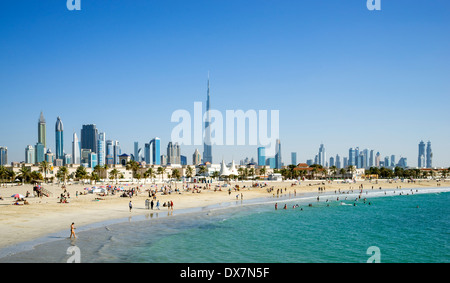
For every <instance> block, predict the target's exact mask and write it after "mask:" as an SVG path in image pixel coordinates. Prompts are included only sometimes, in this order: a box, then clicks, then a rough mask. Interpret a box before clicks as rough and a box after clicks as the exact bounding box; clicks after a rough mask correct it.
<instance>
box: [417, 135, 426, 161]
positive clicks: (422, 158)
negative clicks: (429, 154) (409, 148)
mask: <svg viewBox="0 0 450 283" xmlns="http://www.w3.org/2000/svg"><path fill="white" fill-rule="evenodd" d="M425 166H426V164H425V143H424V142H423V141H420V143H419V157H418V160H417V167H419V168H425Z"/></svg>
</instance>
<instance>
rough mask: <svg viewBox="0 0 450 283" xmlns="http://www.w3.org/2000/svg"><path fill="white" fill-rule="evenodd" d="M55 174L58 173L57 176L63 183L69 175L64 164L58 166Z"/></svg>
mask: <svg viewBox="0 0 450 283" xmlns="http://www.w3.org/2000/svg"><path fill="white" fill-rule="evenodd" d="M57 175H59V178H62V180H63V183H64V184H66V179H67V176H69V170H68V169H67V167H66V166H62V167H60V168H59V170H58V173H57Z"/></svg>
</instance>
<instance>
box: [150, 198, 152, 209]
mask: <svg viewBox="0 0 450 283" xmlns="http://www.w3.org/2000/svg"><path fill="white" fill-rule="evenodd" d="M150 207H151V209H152V210H153V200H152V201H151V202H150Z"/></svg>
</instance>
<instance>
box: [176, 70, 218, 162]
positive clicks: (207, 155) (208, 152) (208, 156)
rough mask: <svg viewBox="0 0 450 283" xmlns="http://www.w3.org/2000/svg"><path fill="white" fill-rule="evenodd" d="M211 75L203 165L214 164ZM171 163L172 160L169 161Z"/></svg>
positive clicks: (207, 101)
mask: <svg viewBox="0 0 450 283" xmlns="http://www.w3.org/2000/svg"><path fill="white" fill-rule="evenodd" d="M209 94H210V93H209V73H208V89H207V98H206V120H205V138H204V141H203V163H206V162H210V163H212V162H213V158H212V145H211V128H210V123H211V114H210V109H211V108H210V107H211V105H210V96H209ZM169 162H170V160H169Z"/></svg>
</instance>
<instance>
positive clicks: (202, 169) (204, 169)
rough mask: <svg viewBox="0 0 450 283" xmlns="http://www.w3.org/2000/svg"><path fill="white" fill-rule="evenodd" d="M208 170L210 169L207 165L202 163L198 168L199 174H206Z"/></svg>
mask: <svg viewBox="0 0 450 283" xmlns="http://www.w3.org/2000/svg"><path fill="white" fill-rule="evenodd" d="M206 172H208V169H207V168H206V166H204V165H202V166H200V168H199V170H198V175H200V176H201V175H204V174H205V173H206Z"/></svg>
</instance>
